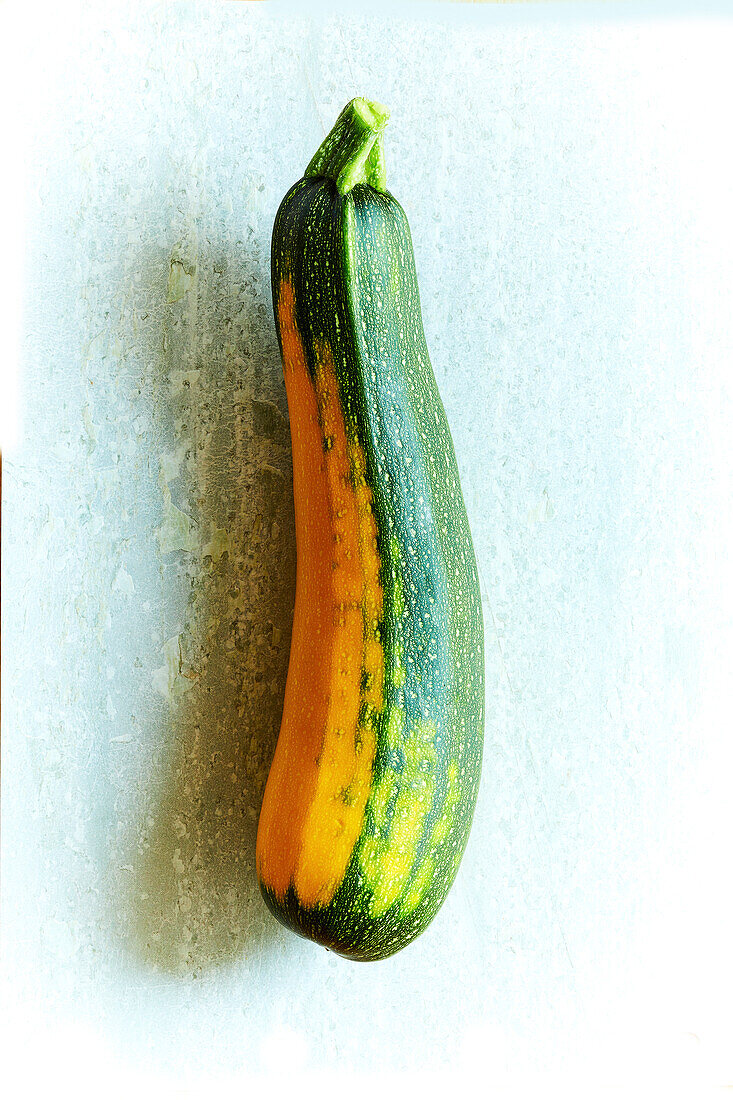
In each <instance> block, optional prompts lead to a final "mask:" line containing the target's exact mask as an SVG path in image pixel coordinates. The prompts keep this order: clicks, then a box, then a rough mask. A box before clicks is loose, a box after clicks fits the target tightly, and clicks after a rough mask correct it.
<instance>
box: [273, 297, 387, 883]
mask: <svg viewBox="0 0 733 1100" xmlns="http://www.w3.org/2000/svg"><path fill="white" fill-rule="evenodd" d="M278 321H279V328H280V339H281V343H282V350H283V360H284V368H285V383H286V389H287V394H288V406H289V410H290V423H291V433H292V438H293V480H294V497H295V527H296V540H297V549H298V565H297V579H296V600H295V616H294V621H293V636H292V637H293V640H292V648H291V658H290V667H289V669H288V680H287V686H286V691H285V705H284V709H283V720H282V728H281V732H280V737H279V739H278V744H277V749H276V752H275V757H274V760H273V764H272V768H271V770H270V776H269V778H268V783H267V788H266V790H265V798H264V801H263V806H262V812H261V815H260V825H259V830H258V851H257V860H258V869H259V873H260V877H261V879H262V881H263V882H264V883H265V884H266V885H267V886H268V887H269V888H270V889H271V890H272V891H273V892H274V893H275V894H278V895H280V896H282V895H283V894H284V893H285V892H286V890H287V888H288V886H289V885H290V884H291V882H292V884H293V885H294V888H295V891H296V893H297V895H298V897H299V899H300V901H301V903H302V904H304V905H314V904H328V902H329V901H330V900H331V898H332V897H333V895H334V893H335V892H336V890H337V888H338V886H339V884H340V882H341V881H342V879H343V876H344V873H345V871H346V867H347V865H348V862H349V859H350V856H351V853H352V851H353V849H354V845H355V844H356V841H357V840H358V838H359V836H360V834H361V831H362V828H363V819H364V811H365V807H366V803H367V799H368V796H369V792H370V790H371V780H372V767H373V763H374V755H375V751H376V741H375V734H374V731H373V729H372V727H371V723H370V722H364V723H363V724H362V725H359V714H360V710H361V705H362V703H364V702H366V703H368V704H369V705H370V706H371V707H372V708H373V709H374V710H379V709H380V708H381V706H382V693H383V681H384V656H383V651H382V647H381V644H380V642H379V637H378V620H379V617H380V616H381V613H382V599H383V597H382V590H381V586H380V584H379V556H378V551H377V528H376V524H375V521H374V516H373V514H372V510H371V491H370V489H369V487H368V485H367V483H366V479H365V477H364V469H365V467H364V456H363V452H362V449H361V447H360V446H359V444H358V442H353V441H351V442H350V441H349V439H348V438H347V432H346V425H345V422H344V416H343V410H342V406H341V397H340V392H339V385H338V379H337V377H336V372H335V369H334V363H333V358H332V354H331V349H330V347H329V346H328V345H327V344H326V343H321V344H319V345H318V346H317V347H316V348H315V357H316V363H315V366H314V371H313V373H314V375H315V386H314V384H313V379H312V378H311V375H310V373H309V371H308V365H307V361H306V356H305V351H304V348H303V343H302V339H301V337H300V334H299V333H298V331H297V325H296V318H295V304H294V299H293V292H292V287H291V285H290V283H289V282H287V281H284V282H283V283H282V284H281V286H280V288H279V293H278Z"/></svg>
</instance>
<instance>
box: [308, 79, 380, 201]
mask: <svg viewBox="0 0 733 1100" xmlns="http://www.w3.org/2000/svg"><path fill="white" fill-rule="evenodd" d="M388 118H389V111H388V110H387V108H386V107H383V106H382V105H381V103H373V102H371V101H370V100H367V99H361V98H357V99H352V100H351V102H350V103H347V104H346V106H345V107H344V109H343V111H342V112H341V114H340V115H339V117H338V118H337V119H336V122H335V124H334V126H333V129H332V130H331V132H330V134H329V135H328V136H327V137H326V138H325V139H324V141H323V143H322V144H321V145H320V146H319V148H318V150H317V152H316V155H315V156H314V157H313V159H312V161H311V162H310V164H309V165H308V167H307V168H306V170H305V175H306V176H308V177H317V176H325V177H326V178H327V179H332V180H335V182H336V187H337V188H338V191H339V194H340V195H348V193H349V191H351V189H352V187H356V185H357V184H367V185H368V186H369V187H373V188H374V189H375V190H376V191H384V190H385V186H386V182H387V175H386V171H385V165H384V128H385V126H386V125H387V119H388Z"/></svg>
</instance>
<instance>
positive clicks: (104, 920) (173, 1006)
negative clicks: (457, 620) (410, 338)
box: [2, 2, 733, 1086]
mask: <svg viewBox="0 0 733 1100" xmlns="http://www.w3.org/2000/svg"><path fill="white" fill-rule="evenodd" d="M629 8H630V6H629ZM602 19H605V21H601V20H602ZM23 27H24V29H23V30H22V35H23V38H22V42H20V43H19V48H22V49H23V50H25V51H26V56H27V63H26V64H24V66H23V74H24V75H23V76H22V77H21V84H20V87H19V94H18V105H17V108H16V109H17V110H19V111H20V112H21V113H22V116H23V120H24V129H25V132H26V134H27V136H28V149H27V152H28V156H27V163H26V168H25V170H26V178H27V207H26V212H25V216H26V223H27V231H26V241H27V249H26V264H25V272H24V275H23V278H24V302H25V308H24V318H23V375H22V379H21V389H22V417H23V419H22V425H21V432H20V436H19V440H18V442H17V444H16V445H15V446H14V448H13V449H12V451H8V452H6V454H5V463H4V477H3V494H4V502H3V544H4V545H3V573H4V576H3V587H4V591H3V596H4V600H3V659H4V670H3V726H4V729H3V821H2V846H3V849H2V905H3V910H2V923H3V935H2V940H3V957H4V962H3V966H4V981H5V994H6V1004H7V1005H8V1006H9V1008H10V1021H11V1022H10V1024H9V1028H8V1029H7V1031H6V1034H7V1035H8V1036H10V1038H11V1044H10V1045H11V1046H12V1047H14V1049H15V1051H16V1052H17V1057H18V1059H20V1058H21V1057H22V1058H23V1059H27V1057H28V1053H27V1052H28V1049H29V1044H32V1049H34V1050H37V1051H39V1052H41V1053H43V1052H44V1051H45V1056H44V1057H43V1058H41V1059H39V1063H38V1066H37V1067H36V1068H37V1070H38V1071H39V1072H41V1071H43V1069H46V1070H47V1071H48V1072H72V1071H73V1073H74V1074H75V1075H76V1076H77V1078H80V1077H83V1076H84V1074H88V1075H90V1077H91V1078H92V1079H94V1074H95V1073H96V1072H97V1070H96V1069H95V1067H98V1066H99V1065H100V1064H103V1065H104V1067H105V1070H104V1071H105V1072H106V1073H110V1074H113V1075H114V1076H115V1079H117V1080H123V1079H126V1075H127V1076H129V1078H130V1080H132V1079H133V1076H134V1075H136V1074H137V1075H138V1076H140V1077H142V1078H147V1079H155V1080H160V1081H161V1082H164V1083H166V1082H167V1083H168V1085H169V1086H170V1085H171V1084H172V1083H175V1084H181V1083H184V1082H189V1083H190V1082H191V1081H195V1080H199V1079H200V1080H204V1081H209V1082H211V1081H216V1080H219V1079H222V1080H224V1079H227V1080H229V1079H230V1078H234V1079H238V1078H240V1077H242V1076H243V1075H244V1074H246V1073H248V1072H260V1071H264V1072H268V1071H269V1070H271V1069H273V1068H274V1069H283V1068H285V1069H287V1068H288V1067H292V1068H295V1069H300V1068H313V1069H342V1070H343V1069H347V1070H348V1069H352V1068H353V1069H357V1070H367V1069H369V1068H370V1067H372V1066H373V1065H375V1064H376V1063H377V1061H378V1063H379V1064H380V1065H381V1066H384V1067H386V1068H388V1069H389V1068H408V1069H414V1068H417V1067H423V1068H426V1069H429V1070H435V1069H437V1068H438V1067H445V1066H449V1065H451V1064H453V1065H457V1064H459V1063H460V1064H463V1065H466V1066H469V1067H470V1066H471V1065H474V1064H475V1065H478V1066H479V1067H480V1068H481V1070H482V1074H483V1079H484V1080H485V1081H486V1082H487V1085H490V1084H491V1082H492V1081H498V1080H500V1079H502V1076H503V1075H504V1074H506V1073H509V1074H510V1075H511V1074H514V1073H524V1072H531V1071H534V1070H544V1069H547V1068H555V1069H562V1070H570V1071H576V1070H577V1071H582V1070H585V1069H589V1070H590V1071H592V1073H593V1075H594V1080H598V1079H599V1075H600V1079H609V1078H610V1079H612V1078H613V1076H614V1074H617V1073H618V1074H623V1073H624V1072H626V1071H627V1070H629V1068H630V1069H631V1071H637V1072H638V1071H639V1067H642V1068H643V1069H644V1070H645V1071H647V1072H648V1073H649V1074H651V1078H650V1079H653V1080H655V1081H656V1080H658V1075H659V1074H670V1075H671V1076H672V1077H673V1078H674V1079H684V1077H685V1075H691V1076H693V1077H694V1076H696V1075H698V1076H699V1075H701V1074H702V1073H703V1072H709V1073H710V1075H711V1076H712V1078H713V1079H714V1080H716V1081H718V1082H720V1083H722V1082H723V1081H725V1080H727V1081H730V1078H731V1073H730V1072H728V1071H729V1070H730V1064H729V1063H728V1064H727V1065H726V1058H727V1057H728V1054H727V1046H726V1039H727V1037H728V1036H729V1033H730V1028H731V1024H732V1021H731V1018H730V1008H729V1006H728V1005H727V1003H726V1000H725V998H727V997H728V987H729V984H730V983H729V981H728V982H727V984H726V978H725V975H726V973H727V974H728V976H729V975H730V966H731V962H732V961H733V960H732V959H731V949H730V943H729V932H728V924H729V910H726V908H725V900H724V898H725V891H724V885H725V884H724V883H722V882H721V872H724V877H725V878H726V879H727V877H728V875H727V865H728V863H729V854H728V847H729V836H730V827H731V816H730V811H729V809H728V801H729V799H728V793H727V791H728V787H729V776H730V766H731V762H732V761H731V749H730V747H729V741H730V738H729V734H730V728H731V714H730V699H731V687H732V686H733V685H732V684H731V669H730V663H731V662H730V654H731V649H732V643H733V613H732V609H733V598H732V592H731V580H730V576H731V574H730V569H729V566H728V565H727V564H726V562H727V556H728V546H729V536H730V534H731V530H732V523H731V520H732V500H733V493H732V492H731V487H732V485H733V478H732V474H733V461H732V459H731V446H730V444H731V435H732V429H733V412H732V406H731V381H730V377H731V376H730V363H731V351H732V350H733V347H732V345H733V323H732V321H731V310H730V286H731V283H732V277H733V270H732V267H733V265H732V262H731V257H732V256H733V222H732V219H731V210H732V209H733V201H732V200H733V194H732V193H731V190H732V189H731V175H730V160H729V155H728V154H727V147H728V144H729V139H728V134H729V117H728V116H729V108H730V102H731V82H730V77H729V75H728V74H729V56H730V52H731V48H732V47H733V33H732V32H731V24H730V23H724V22H723V21H722V20H720V21H717V22H716V21H714V20H712V19H702V20H700V21H698V22H693V21H687V22H686V23H685V22H682V21H680V20H671V19H666V20H665V19H662V18H657V19H654V18H651V19H645V20H634V19H632V18H631V16H630V15H629V16H628V17H627V18H626V19H625V20H622V19H621V18H618V17H617V18H615V19H614V18H612V17H611V16H610V15H608V16H606V17H602V16H600V15H599V14H598V12H597V11H596V10H595V9H594V15H591V14H590V13H589V14H588V15H587V16H586V17H582V16H580V15H577V14H576V15H575V16H574V17H572V18H571V17H569V16H568V15H567V13H566V15H565V17H564V18H563V17H560V16H558V15H557V13H556V12H555V9H554V8H553V6H552V5H546V6H544V8H543V12H542V14H536V15H534V16H532V15H531V14H530V13H528V12H525V13H522V14H521V15H520V14H519V13H513V14H511V15H510V14H509V13H507V11H506V9H502V10H501V12H499V11H498V10H497V11H495V12H493V13H492V12H488V11H486V10H484V11H482V12H479V11H477V10H476V9H473V10H471V11H470V12H469V11H468V10H466V11H465V12H462V11H459V10H458V8H457V6H453V5H450V8H448V7H444V6H443V5H439V4H434V5H415V4H413V5H410V6H409V7H405V8H404V9H399V10H398V11H397V13H396V14H395V15H393V16H388V15H387V14H386V12H380V13H378V14H376V15H373V16H370V17H367V16H364V17H358V16H355V15H340V14H338V13H336V12H334V11H333V10H331V11H325V12H324V13H323V14H321V15H317V14H311V15H309V14H307V13H305V14H301V15H295V14H292V13H291V12H289V11H287V10H286V11H280V12H279V10H278V9H277V8H276V7H274V6H273V7H270V5H249V4H243V3H242V4H239V3H237V4H235V3H211V2H206V3H203V2H202V3H193V4H192V3H178V4H170V5H165V4H132V5H124V6H120V7H112V8H111V9H108V8H107V7H106V6H105V7H102V6H100V5H87V6H78V5H73V4H72V5H62V6H60V7H59V9H58V11H56V12H52V11H50V10H49V11H48V12H45V14H44V15H43V17H42V19H41V20H40V22H39V20H38V19H35V18H32V16H30V15H29V16H28V18H27V19H26V21H25V23H24V24H23ZM23 81H25V85H23ZM355 94H361V95H365V96H368V97H370V98H374V99H377V100H379V101H381V102H383V103H385V104H387V105H388V106H389V107H390V109H391V112H392V121H391V122H390V125H389V128H388V134H387V169H388V185H389V187H390V189H391V190H392V191H393V193H394V194H395V195H396V196H397V197H398V198H399V199H400V200H401V201H402V203H403V205H404V207H405V209H406V211H407V214H408V217H409V219H410V223H411V227H412V232H413V237H414V241H415V251H416V258H417V266H418V273H419V276H420V281H421V290H422V298H423V309H424V319H425V328H426V333H427V338H428V345H429V347H430V349H431V354H432V358H433V364H434V367H435V371H436V376H437V379H438V384H439V386H440V388H441V392H442V394H443V397H444V400H445V404H446V410H447V413H448V418H449V421H450V423H451V426H452V429H453V434H454V439H455V444H456V451H457V455H458V462H459V467H460V470H461V475H462V478H463V485H464V491H465V495H466V501H467V505H468V510H469V517H470V520H471V524H472V529H473V532H474V537H475V543H476V550H477V556H478V560H479V567H480V573H481V580H482V593H483V600H484V615H485V621H486V659H487V668H486V673H487V731H486V749H485V767H484V779H483V785H482V789H481V794H480V798H479V805H478V809H477V815H476V821H475V826H474V832H473V835H472V839H471V842H470V844H469V848H468V851H467V853H466V857H465V860H464V864H463V867H462V870H461V872H460V874H459V877H458V880H457V882H456V885H455V887H454V890H453V891H452V893H451V895H450V897H449V899H448V901H447V903H446V905H445V906H444V908H443V910H442V911H441V913H440V914H439V916H438V917H437V918H436V920H435V922H434V924H433V925H432V926H431V927H430V928H429V930H428V931H427V932H426V933H425V934H424V935H423V936H422V937H421V938H420V940H418V941H417V942H416V943H415V944H414V945H412V946H411V947H410V948H408V949H407V950H406V951H404V952H403V953H401V954H399V955H397V956H395V957H394V958H393V959H390V960H387V961H386V962H384V963H379V964H373V965H372V964H370V965H356V964H352V963H348V962H345V961H344V960H341V959H339V958H336V957H334V956H332V955H329V954H328V953H326V952H324V951H322V950H320V949H317V948H316V947H314V946H313V945H311V944H309V943H306V942H305V941H300V940H298V939H296V938H295V937H293V936H292V935H290V934H289V933H287V932H286V931H285V930H284V929H282V928H280V927H279V926H278V925H276V924H275V923H274V922H273V920H272V919H271V918H270V916H269V914H268V913H267V912H266V910H265V908H264V905H263V904H262V902H261V900H260V897H259V893H258V889H257V885H256V881H255V874H254V843H255V833H256V823H257V814H258V811H259V805H260V801H261V796H262V791H263V786H264V782H265V779H266V774H267V768H268V765H269V761H270V758H271V754H272V751H273V747H274V742H275V738H276V735H277V729H278V725H279V718H280V711H281V706H282V699H283V690H284V678H285V673H286V668H287V656H288V646H289V637H290V625H291V615H292V606H293V598H294V578H295V547H294V535H293V501H292V484H291V472H290V444H289V432H288V423H287V405H286V400H285V391H284V386H283V382H282V378H281V371H280V363H279V357H278V351H277V344H276V339H275V332H274V325H273V319H272V311H271V303H270V290H269V238H270V231H271V227H272V222H273V218H274V214H275V211H276V209H277V205H278V203H279V201H280V199H281V198H282V196H283V194H284V193H285V191H286V190H287V188H288V187H289V186H290V185H291V183H292V182H294V180H295V179H296V178H298V176H299V175H300V174H301V173H302V171H303V169H304V167H305V165H306V164H307V162H308V160H309V159H310V156H311V154H312V152H313V150H314V149H315V148H316V146H317V144H318V142H319V141H320V140H321V139H322V137H323V135H324V133H325V132H326V130H327V129H328V127H329V126H330V125H331V123H332V121H333V119H334V118H335V116H336V114H337V113H338V111H339V110H340V108H341V107H342V106H343V104H344V103H345V102H346V101H347V100H348V99H349V98H351V97H352V96H353V95H355ZM39 1036H41V1037H42V1040H41V1041H40V1042H39ZM13 1037H15V1038H13ZM10 1057H11V1063H10V1064H14V1063H12V1054H11V1055H10Z"/></svg>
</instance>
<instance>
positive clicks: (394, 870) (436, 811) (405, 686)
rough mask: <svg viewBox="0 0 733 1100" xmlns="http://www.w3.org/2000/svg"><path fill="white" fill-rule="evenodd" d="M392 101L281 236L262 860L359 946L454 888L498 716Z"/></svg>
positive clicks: (328, 932) (314, 183)
mask: <svg viewBox="0 0 733 1100" xmlns="http://www.w3.org/2000/svg"><path fill="white" fill-rule="evenodd" d="M387 117H388V112H387V111H386V110H385V109H384V108H383V107H382V106H381V105H380V104H377V103H372V102H368V101H366V100H364V99H354V100H352V101H351V102H350V103H349V104H347V106H346V107H345V108H344V110H343V111H342V112H341V114H340V116H339V118H338V120H337V122H336V124H335V126H334V127H333V129H332V131H331V133H330V134H329V135H328V137H327V138H326V139H325V140H324V142H323V144H322V145H321V146H320V148H319V149H318V151H317V152H316V154H315V156H314V157H313V159H312V160H311V162H310V164H309V165H308V168H307V169H306V172H305V175H304V176H303V178H302V179H301V180H299V181H298V182H297V183H296V184H295V185H294V186H293V187H292V188H291V189H290V190H289V191H288V193H287V195H286V196H285V198H284V199H283V201H282V204H281V205H280V208H279V210H278V213H277V216H276V219H275V224H274V229H273V234H272V293H273V305H274V312H275V319H276V327H277V332H278V339H279V343H280V350H281V353H282V360H283V370H284V375H285V384H286V390H287V398H288V408H289V415H290V428H291V435H292V449H293V483H294V498H295V525H296V544H297V573H296V598H295V612H294V620H293V632H292V642H291V652H290V664H289V669H288V677H287V684H286V692H285V703H284V709H283V717H282V727H281V731H280V736H279V739H278V743H277V747H276V751H275V756H274V759H273V761H272V765H271V769H270V773H269V777H268V781H267V786H266V789H265V795H264V800H263V805H262V810H261V814H260V819H259V827H258V836H257V870H258V877H259V881H260V886H261V890H262V894H263V896H264V899H265V901H266V903H267V905H268V907H269V908H270V910H271V911H272V913H273V914H274V915H275V917H276V918H277V919H278V920H279V921H281V922H282V923H283V924H284V925H286V926H287V927H288V928H290V929H292V930H293V931H295V932H297V933H299V934H300V935H303V936H306V937H309V938H311V939H313V940H315V941H317V942H319V943H321V944H323V945H325V946H326V947H328V948H330V949H332V950H334V951H336V952H339V953H340V954H342V955H344V956H347V957H349V958H354V959H380V958H385V957H387V956H388V955H391V954H393V953H394V952H396V951H398V950H400V949H401V948H403V947H405V946H406V945H407V944H408V943H410V941H411V940H413V939H414V938H415V937H416V936H417V935H419V934H420V932H422V931H423V930H424V928H425V927H426V926H427V924H428V923H429V922H430V920H431V919H432V918H433V916H434V915H435V913H436V912H437V910H438V908H439V907H440V905H441V904H442V902H443V900H444V898H445V896H446V894H447V892H448V889H449V888H450V886H451V883H452V882H453V879H454V877H455V875H456V872H457V870H458V865H459V863H460V860H461V856H462V854H463V851H464V848H465V846H466V842H467V839H468V834H469V829H470V826H471V820H472V817H473V812H474V806H475V802H476V795H477V791H478V785H479V778H480V772H481V755H482V746H483V722H484V653H483V623H482V615H481V600H480V594H479V585H478V577H477V571H476V561H475V556H474V550H473V544H472V541H471V534H470V530H469V525H468V519H467V515H466V509H465V505H464V500H463V496H462V493H461V488H460V484H459V479H458V469H457V465H456V459H455V453H454V449H453V443H452V440H451V436H450V432H449V429H448V424H447V420H446V416H445V412H444V409H443V405H442V402H441V399H440V396H439V393H438V389H437V386H436V382H435V378H434V375H433V371H432V368H431V365H430V360H429V358H428V351H427V346H426V342H425V336H424V332H423V325H422V318H421V312H420V301H419V294H418V287H417V279H416V273H415V262H414V257H413V250H412V242H411V238H410V230H409V227H408V224H407V218H406V216H405V213H404V211H403V210H402V208H401V206H400V205H399V203H398V202H397V201H396V199H394V198H393V197H392V195H391V194H390V193H389V192H388V191H387V190H386V188H385V167H384V151H383V134H384V127H385V124H386V121H387Z"/></svg>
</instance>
